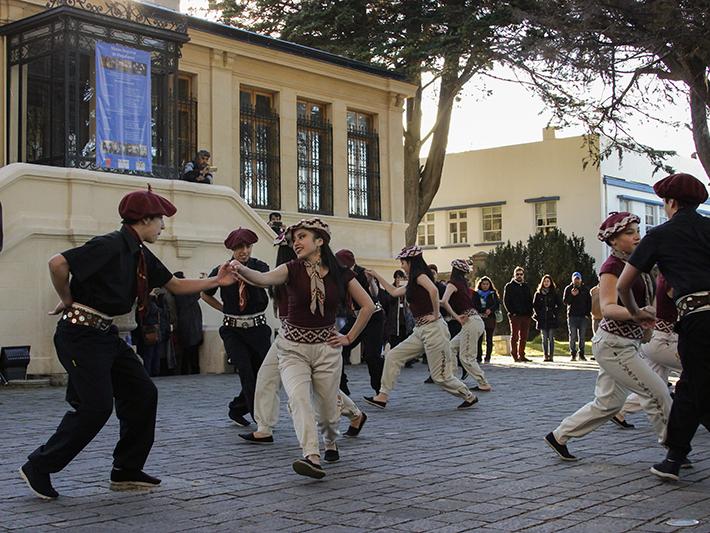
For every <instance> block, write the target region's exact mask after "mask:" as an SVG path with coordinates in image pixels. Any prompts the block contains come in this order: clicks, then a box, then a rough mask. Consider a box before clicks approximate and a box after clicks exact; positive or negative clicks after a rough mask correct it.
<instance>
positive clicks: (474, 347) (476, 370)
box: [449, 315, 488, 385]
mask: <svg viewBox="0 0 710 533" xmlns="http://www.w3.org/2000/svg"><path fill="white" fill-rule="evenodd" d="M485 333H486V327H485V326H484V325H483V320H482V319H481V317H480V316H478V315H473V316H470V317H469V318H468V320H467V321H466V323H465V324H464V325H463V326H461V331H459V332H458V334H457V335H456V336H455V337H454V338H453V339H451V342H450V343H449V346H450V348H451V359H452V361H453V362H454V368H453V369H452V372H453V371H454V370H455V368H456V356H457V355H458V357H459V359H460V360H461V365H462V366H463V368H464V370H466V372H468V373H469V374H471V375H472V376H473V378H474V379H475V380H476V381H477V382H478V384H479V385H488V381H486V375H485V374H484V373H483V370H482V369H481V366H480V365H479V364H478V361H476V358H477V356H478V338H479V337H480V336H481V335H485Z"/></svg>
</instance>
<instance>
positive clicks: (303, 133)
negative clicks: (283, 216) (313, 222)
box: [296, 97, 333, 215]
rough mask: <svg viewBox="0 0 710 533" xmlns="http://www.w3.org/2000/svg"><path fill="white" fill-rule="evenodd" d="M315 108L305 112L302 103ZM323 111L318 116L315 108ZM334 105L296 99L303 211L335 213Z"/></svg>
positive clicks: (298, 176)
mask: <svg viewBox="0 0 710 533" xmlns="http://www.w3.org/2000/svg"><path fill="white" fill-rule="evenodd" d="M300 105H305V106H306V107H307V108H310V109H311V110H310V111H308V113H307V115H301V113H300V112H299V106H300ZM313 107H318V108H319V109H320V110H321V112H320V114H319V116H317V117H314V116H313V113H312V108H313ZM329 113H330V105H329V104H327V103H324V102H319V101H317V100H313V99H310V98H305V97H303V98H301V97H299V98H297V99H296V184H297V185H296V187H297V197H296V202H297V206H298V211H299V213H311V214H318V215H332V214H333V126H332V124H331V122H330V120H329Z"/></svg>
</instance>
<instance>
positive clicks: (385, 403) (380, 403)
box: [362, 396, 387, 409]
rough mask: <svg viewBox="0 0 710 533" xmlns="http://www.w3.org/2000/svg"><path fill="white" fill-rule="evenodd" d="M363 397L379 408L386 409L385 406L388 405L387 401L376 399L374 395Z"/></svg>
mask: <svg viewBox="0 0 710 533" xmlns="http://www.w3.org/2000/svg"><path fill="white" fill-rule="evenodd" d="M362 399H363V400H365V402H366V403H369V404H370V405H372V406H374V407H377V408H378V409H384V408H385V407H387V402H381V401H379V400H375V398H374V397H372V396H363V397H362Z"/></svg>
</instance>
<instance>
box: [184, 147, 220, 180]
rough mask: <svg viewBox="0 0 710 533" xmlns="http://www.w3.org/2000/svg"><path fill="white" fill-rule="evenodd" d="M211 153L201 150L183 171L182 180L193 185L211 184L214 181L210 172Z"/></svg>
mask: <svg viewBox="0 0 710 533" xmlns="http://www.w3.org/2000/svg"><path fill="white" fill-rule="evenodd" d="M210 157H211V156H210V153H209V152H208V151H207V150H200V151H199V152H197V154H196V155H195V159H193V160H192V161H188V162H187V164H186V165H185V167H184V168H183V169H182V180H183V181H190V182H192V183H206V184H208V185H209V184H211V183H212V181H213V176H212V172H210Z"/></svg>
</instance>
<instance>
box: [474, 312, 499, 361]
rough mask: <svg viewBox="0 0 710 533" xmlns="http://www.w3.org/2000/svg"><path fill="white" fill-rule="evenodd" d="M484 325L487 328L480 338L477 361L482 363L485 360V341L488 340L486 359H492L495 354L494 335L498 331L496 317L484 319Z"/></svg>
mask: <svg viewBox="0 0 710 533" xmlns="http://www.w3.org/2000/svg"><path fill="white" fill-rule="evenodd" d="M483 325H484V326H485V328H486V332H485V333H484V334H483V335H481V336H480V337H478V357H477V360H478V362H479V363H480V362H481V359H482V358H483V339H484V338H485V339H486V359H490V358H491V354H492V353H493V333H494V332H495V330H496V319H495V315H491V316H487V317H485V318H484V319H483Z"/></svg>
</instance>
